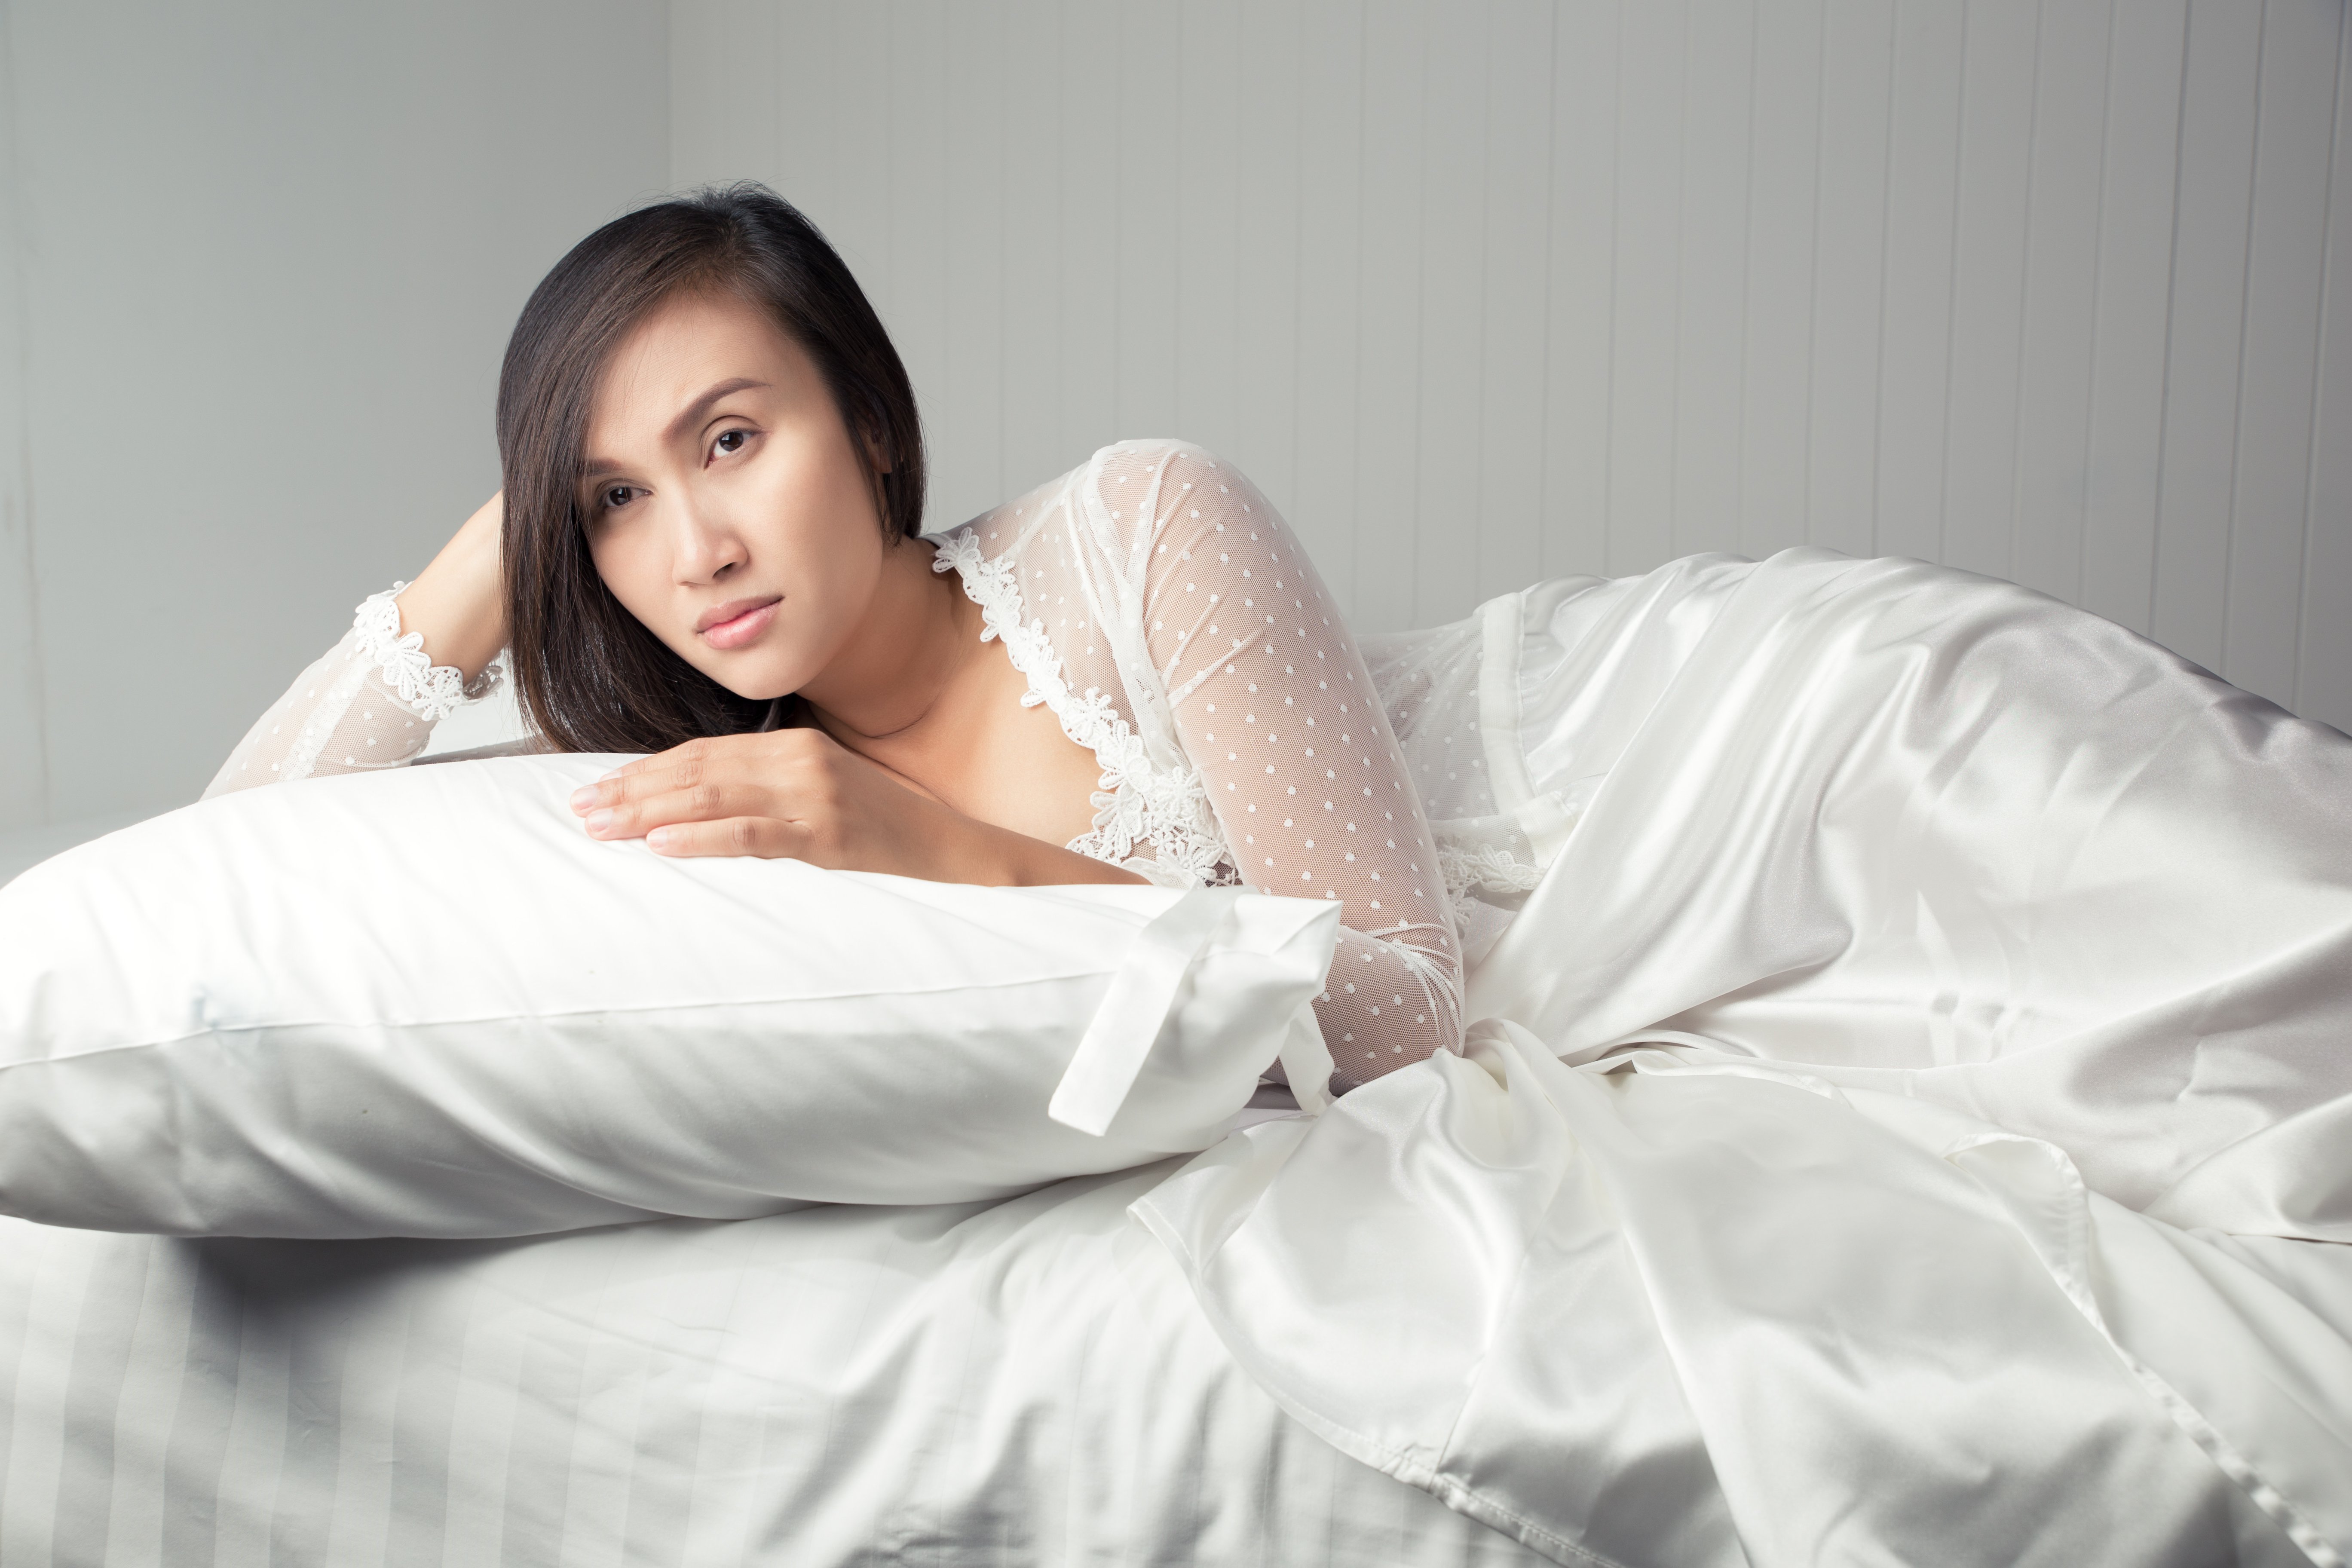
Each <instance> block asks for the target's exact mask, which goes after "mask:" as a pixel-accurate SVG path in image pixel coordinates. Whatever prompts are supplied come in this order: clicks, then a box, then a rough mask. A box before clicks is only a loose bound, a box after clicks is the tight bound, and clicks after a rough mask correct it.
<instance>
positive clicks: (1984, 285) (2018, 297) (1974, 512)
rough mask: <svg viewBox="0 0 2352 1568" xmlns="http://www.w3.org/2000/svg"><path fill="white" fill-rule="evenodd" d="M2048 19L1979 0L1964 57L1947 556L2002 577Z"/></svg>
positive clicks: (2005, 0)
mask: <svg viewBox="0 0 2352 1568" xmlns="http://www.w3.org/2000/svg"><path fill="white" fill-rule="evenodd" d="M2056 3H2057V4H2060V5H2064V4H2067V3H2068V0H2056ZM2040 13H2041V5H2040V4H2039V3H2038V0H1976V3H1974V4H1971V5H1969V8H1968V39H1967V45H1966V47H1965V48H1964V50H1963V52H1962V58H1961V69H1962V70H1963V72H1964V73H1965V74H1964V76H1963V78H1962V88H1961V102H1960V164H1959V176H1960V177H1959V191H1958V216H1957V220H1956V224H1955V228H1954V244H1953V264H1952V349H1951V354H1952V358H1951V371H1950V375H1951V393H1950V399H1951V401H1950V405H1949V407H1948V410H1947V412H1946V416H1945V417H1946V424H1945V432H1946V434H1945V439H1946V442H1947V449H1946V452H1945V468H1944V539H1943V547H1942V548H1943V557H1942V558H1943V559H1944V560H1946V561H1948V562H1950V563H1953V564H1954V565H1958V566H1965V567H1968V568H1969V570H1971V571H1976V572H1985V573H1990V574H1992V575H1994V576H1997V577H2005V576H2008V575H2009V574H2010V573H2011V561H2010V542H2011V510H2012V506H2013V501H2014V497H2015V493H2016V462H2017V400H2018V395H2019V373H2020V368H2021V359H2022V356H2023V352H2024V342H2023V339H2024V331H2025V317H2024V297H2025V247H2026V216H2027V200H2028V196H2029V194H2030V192H2031V188H2032V185H2031V181H2032V157H2033V129H2034V127H2033V110H2034V92H2033V76H2034V69H2033V68H2034V46H2035V41H2036V35H2037V33H2038V32H2039V30H2040V28H2039V24H2040V21H2041V14H2040Z"/></svg>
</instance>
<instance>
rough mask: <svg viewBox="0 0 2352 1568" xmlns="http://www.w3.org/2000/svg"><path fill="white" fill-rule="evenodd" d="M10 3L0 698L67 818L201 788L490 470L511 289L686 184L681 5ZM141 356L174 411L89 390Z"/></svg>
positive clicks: (517, 297) (515, 292) (55, 814)
mask: <svg viewBox="0 0 2352 1568" xmlns="http://www.w3.org/2000/svg"><path fill="white" fill-rule="evenodd" d="M5 16H6V20H7V27H8V42H9V49H10V53H11V56H12V58H13V63H14V70H13V72H12V75H11V78H10V79H9V81H8V83H7V87H6V90H5V95H0V113H5V116H6V117H7V121H8V124H9V136H8V142H9V148H8V153H9V157H8V160H7V163H8V165H9V168H10V173H9V174H8V176H7V178H6V182H5V183H6V184H7V187H8V188H9V189H10V191H11V192H12V193H13V194H14V195H15V197H16V219H17V220H18V222H19V223H20V224H21V226H20V227H16V229H15V234H14V240H13V243H11V244H9V245H8V246H7V247H6V248H7V254H8V255H9V257H10V258H11V260H12V261H13V263H14V268H15V270H16V275H17V276H16V283H15V287H14V288H13V289H7V288H5V287H0V298H6V299H8V300H9V301H10V303H12V304H13V305H14V306H15V307H16V310H15V311H14V313H13V314H11V316H10V318H9V319H10V327H11V335H12V336H13V338H14V342H12V343H11V344H10V345H9V348H8V350H7V351H0V354H5V361H6V363H8V364H9V365H10V366H11V370H10V371H9V372H7V373H5V374H10V375H11V376H12V377H13V379H14V384H15V390H16V398H15V402H16V408H15V409H14V410H13V411H11V412H10V413H8V414H0V431H5V435H0V442H6V443H8V444H9V447H10V451H11V453H12V454H14V453H29V462H25V461H23V460H22V459H21V458H12V457H0V468H13V469H14V472H15V474H16V480H15V481H14V482H13V483H12V484H11V488H14V484H15V483H21V480H22V476H23V474H24V473H25V472H26V471H27V470H29V472H30V474H31V476H32V479H33V483H34V486H35V487H36V488H35V490H34V499H35V501H36V503H37V505H36V507H35V510H33V512H32V514H31V518H30V521H31V525H32V529H33V543H34V546H35V551H34V560H35V563H36V565H37V579H36V581H35V582H34V583H33V584H32V585H31V586H32V589H33V593H34V595H35V599H36V605H35V609H34V611H31V612H28V611H26V609H25V607H24V605H23V604H22V593H23V588H24V584H23V583H22V581H21V575H22V564H23V561H24V554H23V550H22V538H21V536H18V537H16V538H13V539H11V540H10V541H9V544H10V545H13V546H14V548H7V547H0V561H5V562H11V563H14V566H13V569H11V568H7V567H0V574H6V575H5V576H0V639H5V640H0V692H6V693H10V694H12V695H9V696H6V697H0V704H6V705H9V706H14V705H15V704H16V701H17V699H16V698H15V697H14V696H13V693H15V692H16V691H18V690H21V683H22V682H24V681H25V680H26V679H29V678H36V677H37V679H39V681H40V682H41V684H42V689H43V697H42V705H43V713H44V715H45V719H46V726H47V728H46V736H47V738H46V742H45V743H44V747H43V748H40V749H45V750H46V752H47V778H48V787H47V798H46V801H45V802H44V803H43V806H42V809H43V812H44V815H46V816H47V817H49V819H50V820H51V821H52V822H53V823H60V824H62V823H68V822H75V821H87V820H89V819H93V818H104V817H116V818H121V817H126V816H133V815H137V814H141V813H144V812H149V811H153V810H157V809H163V808H167V807H171V806H176V805H182V804H184V803H185V802H186V801H188V800H190V799H193V798H194V796H195V795H197V794H198V793H199V792H200V791H201V790H202V789H203V788H204V787H205V783H206V781H207V780H209V779H210V778H211V777H212V775H213V773H214V772H215V770H216V769H217V768H218V767H219V766H220V763H221V761H222V759H223V758H224V757H226V755H227V753H228V752H229V750H230V748H231V747H232V746H233V745H234V744H235V743H236V739H237V737H238V736H239V735H240V734H242V733H243V732H244V731H245V730H246V728H247V726H248V725H250V724H251V723H252V722H253V721H254V720H255V718H256V717H257V715H258V714H259V713H260V712H261V711H262V710H264V709H265V708H266V707H267V706H268V703H269V702H270V701H271V700H272V699H274V698H275V697H276V696H277V695H278V693H279V692H281V691H283V690H284V689H286V685H287V683H288V682H289V681H290V680H291V679H294V677H295V675H296V674H297V672H299V670H300V669H301V668H303V667H304V666H305V665H306V664H308V663H310V661H311V660H313V659H315V658H318V657H319V655H320V653H321V652H323V651H324V650H325V649H326V648H327V647H329V646H330V645H331V644H332V643H333V641H334V640H335V638H336V637H339V636H340V635H341V633H342V632H343V631H344V630H345V629H347V628H348V627H349V626H350V625H351V616H352V605H354V604H356V603H357V602H358V601H359V600H360V599H361V598H362V596H363V595H368V594H371V593H373V592H375V591H377V590H379V589H381V588H383V587H385V586H386V585H388V584H391V583H393V582H394V581H395V580H396V579H399V578H412V577H414V576H415V574H416V573H417V571H418V570H419V569H420V568H421V567H422V566H423V565H424V563H425V562H427V561H429V560H430V559H432V557H433V555H434V553H435V552H436V550H437V549H438V548H439V547H440V546H441V545H442V544H443V543H444V542H446V540H447V539H448V537H449V535H450V533H451V532H452V531H455V530H456V528H457V526H458V524H459V523H460V522H462V521H464V519H465V518H466V517H467V514H468V513H470V512H472V511H473V510H475V509H476V508H478V506H480V505H481V503H482V501H483V500H485V499H486V498H487V497H488V496H489V495H490V494H491V492H492V491H493V490H494V489H496V488H497V486H498V482H499V479H498V474H499V466H498V450H497V442H496V437H495V431H494V428H493V420H492V412H493V406H494V403H495V398H496V392H497V385H498V378H499V362H500V358H501V354H502V351H503V350H504V348H505V345H506V342H507V338H508V335H509V332H510V331H511V330H512V328H513V326H514V322H515V319H516V315H517V313H518V312H519V310H520V309H521V307H522V304H523V302H524V300H526V299H527V298H528V297H529V295H530V290H531V289H532V287H533V286H534V285H535V284H536V283H537V282H538V281H539V280H540V279H541V277H542V276H543V275H544V274H545V273H546V271H547V269H548V268H550V267H551V265H552V264H553V263H554V262H555V261H556V260H557V258H560V257H561V256H562V255H563V253H564V252H565V251H566V250H567V249H569V248H570V247H572V245H573V244H574V243H576V242H577V241H578V240H579V239H580V237H582V236H583V235H585V234H587V233H588V232H589V231H590V230H592V229H593V228H595V227H596V226H599V225H601V224H603V223H604V222H605V221H607V220H609V219H610V218H611V217H613V216H614V215H615V214H617V213H619V212H621V211H624V210H625V209H627V208H628V207H630V206H633V205H636V204H638V203H640V202H643V201H645V200H646V199H647V198H648V197H650V196H653V195H657V194H658V193H660V192H661V191H662V190H663V189H664V188H665V187H666V186H667V184H668V182H669V180H670V178H671V174H672V168H673V163H672V159H671V148H670V137H671V135H672V133H673V131H674V130H676V129H677V125H676V124H675V122H674V121H673V117H672V114H671V108H672V104H673V93H672V91H671V90H670V89H671V85H672V84H671V76H670V63H669V56H668V43H669V22H668V18H667V16H666V15H665V12H664V10H663V8H662V7H659V6H646V5H640V4H636V3H635V0H508V3H505V4H501V5H348V6H336V5H320V6H308V5H291V6H289V5H280V4H276V3H274V0H211V3H208V4H206V5H198V6H173V5H165V6H152V7H133V8H124V7H116V6H105V5H71V4H47V3H42V4H28V3H15V4H9V5H6V7H5ZM730 16H731V18H732V19H734V20H738V21H740V22H741V24H742V25H743V26H745V27H746V28H748V29H749V30H751V32H752V33H754V34H756V33H758V32H760V31H762V30H764V29H766V28H767V27H768V26H771V25H772V16H773V13H772V10H771V9H769V8H768V7H766V6H743V7H739V8H738V9H737V10H736V11H734V12H733V13H731V14H730ZM729 19H730V17H729V16H722V17H720V18H719V20H721V21H722V22H724V21H727V20H729ZM729 47H731V44H730V46H729ZM721 52H723V50H714V51H710V53H711V55H712V57H713V58H714V59H715V58H716V56H717V55H718V54H719V53H721ZM736 80H738V81H739V82H740V86H739V87H738V88H737V89H733V90H732V91H731V92H730V94H729V97H730V102H729V103H727V104H725V105H722V106H717V107H719V108H722V109H723V110H724V115H725V117H727V118H728V119H730V120H731V119H733V118H734V117H735V116H737V115H739V114H740V116H742V117H743V118H744V120H745V121H747V122H751V123H754V124H756V123H758V122H760V121H764V119H765V118H766V117H767V116H768V115H770V114H771V113H772V100H773V96H774V92H773V89H774V83H773V79H772V77H771V76H770V75H769V73H767V72H764V71H760V70H752V71H748V72H745V73H742V74H741V75H740V78H738V79H736ZM697 81H698V83H699V85H701V86H703V87H706V88H708V89H710V90H713V91H716V90H717V89H718V87H719V83H718V82H717V81H716V79H699V78H698V79H697ZM706 107H712V106H709V105H706ZM704 134H706V136H707V137H709V138H710V139H725V138H727V137H729V136H731V133H730V132H705V133H704ZM754 140H756V135H755V136H754ZM750 151H751V156H752V157H753V158H755V159H756V158H757V157H759V156H760V155H761V154H762V153H763V151H764V150H763V149H761V148H759V147H756V146H754V147H752V148H751V150H750ZM126 189H135V190H136V193H137V195H136V199H134V200H126V199H125V198H124V192H125V190H126ZM159 237H168V238H167V239H166V240H160V241H159ZM126 366H135V367H136V374H137V377H138V381H139V385H140V389H141V391H140V395H141V397H142V400H144V402H145V404H146V405H151V406H152V407H154V408H157V409H168V410H169V411H170V412H169V415H168V416H163V417H154V418H146V419H142V420H141V421H139V422H138V424H137V430H136V437H135V439H133V438H128V437H126V434H125V428H126V427H125V425H124V423H123V421H121V419H119V418H113V417H100V416H99V415H100V413H101V412H102V411H108V410H114V409H119V408H120V407H121V403H122V398H123V388H122V385H121V381H122V377H123V374H125V367H126ZM6 482H9V481H0V483H6ZM19 493H21V492H19ZM24 521H25V517H24V514H23V513H22V512H21V511H20V512H18V513H17V514H16V518H15V519H14V523H13V525H12V526H21V524H22V523H23V522H24ZM12 577H13V578H14V579H15V580H14V581H10V580H8V579H9V578H12ZM12 601H13V602H12ZM34 626H37V631H38V635H39V637H41V638H42V639H44V641H45V642H46V645H47V646H46V647H43V648H41V649H40V651H39V654H38V656H37V658H35V657H33V656H30V655H28V654H26V651H25V648H24V644H23V641H22V638H23V637H24V635H25V633H26V631H27V629H29V628H32V627H34ZM93 626H106V627H108V628H110V631H109V635H107V636H103V637H98V636H92V635H90V628H91V627H93ZM17 718H18V715H17V714H16V713H14V712H8V713H5V715H0V774H5V775H7V776H9V777H11V778H12V779H13V778H16V777H21V774H20V773H18V770H19V769H20V768H22V767H23V765H24V763H22V762H21V761H20V759H21V758H22V757H23V756H24V754H25V750H26V748H25V744H24V736H25V734H26V728H25V727H24V726H22V725H20V724H19V723H18V722H17ZM0 788H5V791H6V793H7V794H8V795H9V796H10V797H12V799H13V801H14V804H13V805H10V806H8V807H6V808H5V809H7V810H9V811H11V812H14V811H16V810H19V809H21V807H22V805H24V802H25V797H24V796H23V795H22V794H21V792H20V791H19V789H18V788H17V787H16V785H15V784H13V783H12V784H8V785H5V786H0Z"/></svg>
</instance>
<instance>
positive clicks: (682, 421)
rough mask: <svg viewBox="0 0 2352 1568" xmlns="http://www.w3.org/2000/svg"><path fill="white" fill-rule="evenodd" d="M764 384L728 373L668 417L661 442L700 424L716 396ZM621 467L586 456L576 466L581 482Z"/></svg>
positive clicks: (680, 436) (608, 460)
mask: <svg viewBox="0 0 2352 1568" xmlns="http://www.w3.org/2000/svg"><path fill="white" fill-rule="evenodd" d="M766 386H767V383H766V382H764V381H754V380H753V379H751V377H750V376H748V375H738V376H732V377H730V378H729V379H728V380H725V381H722V382H719V383H718V384H715V385H713V386H711V387H709V388H708V389H707V390H706V391H704V393H703V394H702V395H701V396H699V397H698V398H696V399H695V400H694V401H693V402H691V403H689V404H688V405H686V406H685V407H684V408H683V409H681V410H679V412H678V416H677V418H675V419H673V420H671V421H670V422H669V427H668V428H667V429H666V430H664V431H663V432H662V440H663V441H664V442H665V443H675V442H677V441H678V440H679V439H680V438H682V437H684V436H685V435H686V433H687V432H688V431H689V430H691V429H693V428H694V427H695V426H697V425H699V424H700V423H702V420H703V417H704V416H706V415H708V414H709V412H710V405H712V404H714V403H717V402H718V401H719V399H720V398H722V397H730V396H732V395H734V394H736V393H739V392H750V391H753V390H756V389H760V388H764V387H766ZM623 467H625V465H623V464H620V463H616V462H614V460H613V459H612V458H588V459H587V460H586V461H584V462H583V463H582V464H581V465H580V479H581V482H583V484H584V483H586V482H587V481H588V480H590V479H602V478H604V476H605V475H606V474H616V473H619V472H620V471H621V469H622V468H623Z"/></svg>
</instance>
